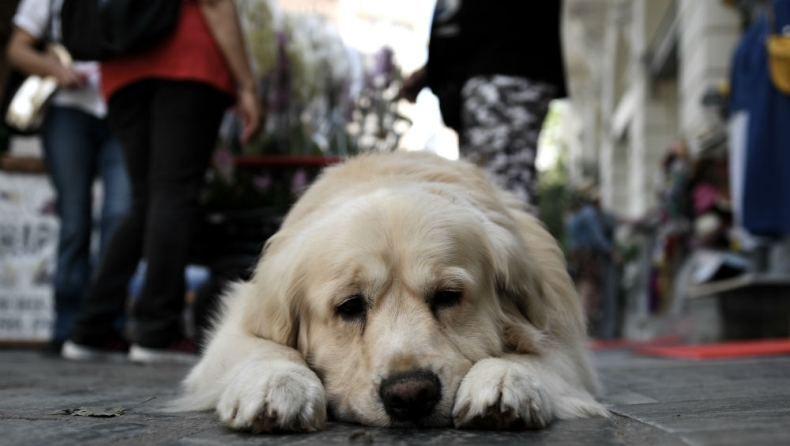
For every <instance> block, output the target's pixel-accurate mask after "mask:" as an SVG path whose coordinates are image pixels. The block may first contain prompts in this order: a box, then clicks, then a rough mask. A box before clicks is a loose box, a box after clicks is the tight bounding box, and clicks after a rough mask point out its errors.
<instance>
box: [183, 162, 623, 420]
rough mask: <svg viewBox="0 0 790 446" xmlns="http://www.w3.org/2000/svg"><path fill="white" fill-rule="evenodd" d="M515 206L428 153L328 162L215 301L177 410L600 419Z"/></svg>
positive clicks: (476, 175)
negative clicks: (218, 307)
mask: <svg viewBox="0 0 790 446" xmlns="http://www.w3.org/2000/svg"><path fill="white" fill-rule="evenodd" d="M522 208H523V205H522V204H521V203H519V202H517V200H515V198H513V197H512V196H510V195H509V194H508V193H506V192H505V191H503V190H502V189H500V188H499V187H497V186H495V185H493V184H492V183H491V182H489V181H488V180H487V179H486V178H485V177H484V175H483V174H482V173H481V171H480V170H479V169H478V168H476V167H475V166H473V165H471V164H469V163H466V162H462V161H448V160H444V159H441V158H439V157H437V156H435V155H431V154H425V153H408V152H396V153H387V154H371V155H364V156H360V157H357V158H354V159H351V160H349V161H346V162H345V163H343V164H341V165H338V166H335V167H331V168H328V169H327V170H326V171H325V172H324V173H323V174H322V176H321V177H320V178H319V179H318V180H317V181H316V182H315V183H314V184H313V186H312V187H310V189H308V190H307V191H306V193H305V194H304V195H303V196H302V198H301V199H300V200H299V201H298V202H297V204H296V205H295V206H294V208H293V209H292V210H291V212H290V213H289V214H288V216H287V218H286V220H285V221H284V223H283V225H282V228H281V229H280V231H279V232H278V233H277V234H275V235H274V236H273V237H272V238H271V239H270V240H269V241H268V242H267V244H266V246H265V248H264V252H263V255H262V257H261V259H260V261H259V263H258V265H257V268H256V270H255V273H254V276H253V278H252V279H251V280H250V281H248V282H246V283H239V284H237V285H235V286H234V287H233V288H232V290H230V291H229V293H228V294H227V296H226V299H225V303H224V310H223V311H222V312H221V314H220V315H219V317H218V320H217V324H216V327H215V328H214V332H213V334H212V336H211V338H210V339H211V340H210V342H209V344H208V346H207V348H206V350H205V353H204V355H203V357H202V359H201V361H200V362H199V363H198V364H197V365H196V366H195V367H194V369H193V370H192V371H191V373H190V374H189V376H188V377H187V378H186V380H185V382H184V388H185V390H184V394H183V395H182V397H181V398H180V399H179V400H178V401H177V402H176V404H175V407H176V408H177V409H178V410H211V409H215V410H216V412H217V414H218V415H219V417H220V419H221V420H222V422H223V423H225V424H226V425H227V426H229V427H231V428H234V429H239V430H247V431H252V432H273V431H274V432H279V431H315V430H318V429H321V428H322V427H323V426H324V424H325V421H326V420H327V414H330V415H331V417H332V418H334V419H336V420H338V421H346V422H356V423H361V424H365V425H370V426H413V427H449V426H455V427H459V428H485V429H524V428H542V427H544V426H546V425H548V424H549V423H551V422H552V421H553V420H557V419H573V418H581V417H588V416H607V414H608V412H607V411H606V410H605V409H604V408H603V407H602V406H601V405H600V404H599V403H598V402H596V400H595V399H594V396H593V395H594V394H595V391H596V382H597V381H596V377H595V374H594V372H593V370H592V368H591V366H590V364H589V361H588V357H587V355H588V353H587V350H586V336H585V321H584V318H583V315H582V310H581V308H580V305H579V303H578V300H577V296H576V293H575V290H574V287H573V283H572V282H571V280H570V278H569V276H568V274H567V272H566V268H565V263H564V259H563V256H562V253H561V251H560V249H559V248H558V247H557V244H556V242H555V241H554V239H553V238H552V237H551V235H550V234H549V233H548V232H547V231H546V230H545V229H544V228H543V227H542V225H541V224H540V223H539V222H538V221H537V220H536V219H535V218H533V217H532V216H530V215H528V214H527V213H526V212H524V211H523V209H522Z"/></svg>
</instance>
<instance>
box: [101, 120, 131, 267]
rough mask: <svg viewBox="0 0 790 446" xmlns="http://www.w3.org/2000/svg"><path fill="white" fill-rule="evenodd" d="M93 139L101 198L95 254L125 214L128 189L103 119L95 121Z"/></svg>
mask: <svg viewBox="0 0 790 446" xmlns="http://www.w3.org/2000/svg"><path fill="white" fill-rule="evenodd" d="M94 138H95V139H96V144H97V146H98V147H99V154H98V171H99V176H100V177H101V181H102V187H103V189H104V197H103V200H102V208H101V220H100V224H99V226H100V229H101V232H100V236H101V238H100V242H99V255H100V256H101V254H102V253H103V252H104V250H105V248H106V247H107V245H108V244H109V241H110V238H111V237H112V233H113V231H114V230H115V228H116V227H117V226H118V224H119V223H120V222H121V221H122V219H123V217H125V216H126V213H127V212H128V211H129V205H130V203H131V190H130V188H131V186H130V184H129V178H128V176H127V174H126V166H125V165H124V161H123V149H122V148H121V143H120V142H119V141H118V139H116V138H115V137H114V136H113V134H112V131H111V130H110V124H109V122H108V121H107V120H106V119H101V120H97V121H96V125H95V132H94Z"/></svg>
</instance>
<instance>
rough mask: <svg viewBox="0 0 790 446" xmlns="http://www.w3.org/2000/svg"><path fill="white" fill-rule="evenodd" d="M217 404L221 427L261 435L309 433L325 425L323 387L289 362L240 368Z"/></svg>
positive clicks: (247, 364) (249, 364) (250, 363)
mask: <svg viewBox="0 0 790 446" xmlns="http://www.w3.org/2000/svg"><path fill="white" fill-rule="evenodd" d="M229 378H230V380H229V382H228V384H227V387H226V388H225V391H224V392H223V394H222V396H221V397H220V399H219V403H217V413H218V414H219V417H220V419H221V420H222V422H223V423H225V424H226V425H228V426H229V427H231V428H233V429H239V430H247V431H251V432H254V433H261V432H277V431H288V432H312V431H316V430H319V429H321V428H323V426H324V423H325V422H326V396H325V392H324V387H323V385H321V381H319V379H318V377H317V376H316V375H315V373H313V371H312V370H310V369H308V368H307V367H305V366H302V365H299V364H295V363H293V362H289V361H260V360H251V361H247V362H245V363H243V364H239V366H237V367H236V368H235V369H234V370H233V372H232V373H231V374H230V377H229Z"/></svg>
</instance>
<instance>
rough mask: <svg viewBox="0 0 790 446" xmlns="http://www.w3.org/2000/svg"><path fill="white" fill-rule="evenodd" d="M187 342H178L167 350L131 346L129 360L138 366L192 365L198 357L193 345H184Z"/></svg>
mask: <svg viewBox="0 0 790 446" xmlns="http://www.w3.org/2000/svg"><path fill="white" fill-rule="evenodd" d="M188 342H189V341H186V340H184V341H183V342H181V341H180V342H177V343H174V344H173V345H171V346H170V347H168V348H149V347H143V346H141V345H138V344H132V347H131V348H130V349H129V360H130V361H132V362H136V363H140V364H194V363H196V362H197V361H198V359H200V357H199V356H198V355H197V354H196V351H195V348H194V344H191V343H189V344H185V343H188ZM182 343H183V344H185V345H182Z"/></svg>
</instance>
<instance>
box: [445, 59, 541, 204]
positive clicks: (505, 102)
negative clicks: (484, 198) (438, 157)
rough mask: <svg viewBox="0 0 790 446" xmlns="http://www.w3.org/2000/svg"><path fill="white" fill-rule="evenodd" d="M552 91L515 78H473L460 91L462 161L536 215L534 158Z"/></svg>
mask: <svg viewBox="0 0 790 446" xmlns="http://www.w3.org/2000/svg"><path fill="white" fill-rule="evenodd" d="M555 91H556V90H555V87H554V86H552V85H549V84H544V83H542V82H533V81H530V80H528V79H525V78H521V77H514V76H502V75H492V76H477V77H473V78H471V79H469V80H468V81H467V82H466V84H464V87H463V90H462V91H461V97H462V102H463V105H462V110H461V123H462V126H463V131H462V132H461V135H460V148H459V149H460V153H461V157H462V158H465V159H468V160H470V161H472V162H474V163H476V164H477V165H479V166H481V167H482V168H483V169H484V170H485V171H486V172H488V174H489V175H490V176H491V177H492V178H493V179H494V181H496V182H498V183H499V184H500V185H501V186H504V187H505V188H506V189H507V190H509V191H511V192H512V193H514V194H516V196H518V197H519V198H520V199H521V200H523V202H524V203H526V204H527V205H528V208H530V209H529V210H530V212H533V213H537V205H538V190H537V189H538V188H537V173H536V171H535V158H536V156H537V149H538V136H539V135H540V130H541V127H542V126H543V119H544V118H545V117H546V113H547V112H548V108H549V102H551V100H552V99H553V98H554V94H555Z"/></svg>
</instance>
